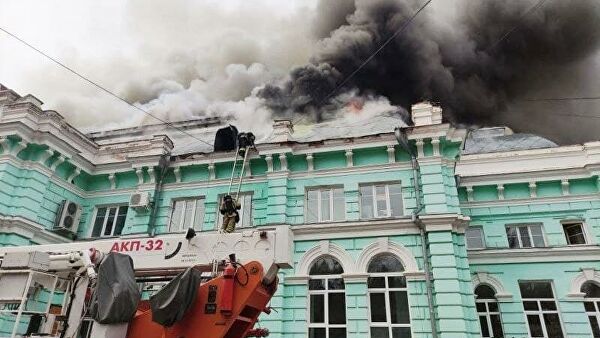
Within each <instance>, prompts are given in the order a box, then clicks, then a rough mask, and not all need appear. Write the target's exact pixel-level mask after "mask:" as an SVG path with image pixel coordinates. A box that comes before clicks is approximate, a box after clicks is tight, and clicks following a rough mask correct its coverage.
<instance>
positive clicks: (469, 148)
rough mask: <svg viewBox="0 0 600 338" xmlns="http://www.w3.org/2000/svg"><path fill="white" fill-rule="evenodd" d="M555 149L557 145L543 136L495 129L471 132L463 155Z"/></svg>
mask: <svg viewBox="0 0 600 338" xmlns="http://www.w3.org/2000/svg"><path fill="white" fill-rule="evenodd" d="M555 147H558V145H557V144H556V143H554V142H552V141H550V140H548V139H546V138H543V137H541V136H537V135H533V134H522V133H513V132H512V130H510V129H509V128H507V127H493V128H481V129H477V130H473V131H471V132H470V133H469V135H468V136H467V139H466V140H465V144H464V148H463V151H462V154H464V155H472V154H486V153H497V152H504V151H515V150H530V149H543V148H555Z"/></svg>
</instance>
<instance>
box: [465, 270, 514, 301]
mask: <svg viewBox="0 0 600 338" xmlns="http://www.w3.org/2000/svg"><path fill="white" fill-rule="evenodd" d="M472 282H473V291H475V289H476V288H477V287H478V286H479V285H481V284H485V285H488V286H490V287H491V288H492V289H494V291H495V292H496V294H495V297H496V299H497V300H498V301H499V302H511V301H512V297H513V295H512V294H511V293H510V292H508V291H506V288H504V285H503V284H502V282H501V281H500V280H499V279H497V278H496V277H494V276H493V275H491V274H489V273H486V272H477V273H475V275H473V280H472Z"/></svg>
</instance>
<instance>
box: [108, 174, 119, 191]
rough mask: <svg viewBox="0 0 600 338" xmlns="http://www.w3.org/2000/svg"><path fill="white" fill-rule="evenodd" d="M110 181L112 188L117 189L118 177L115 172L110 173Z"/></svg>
mask: <svg viewBox="0 0 600 338" xmlns="http://www.w3.org/2000/svg"><path fill="white" fill-rule="evenodd" d="M108 181H109V182H110V188H111V189H112V190H115V189H116V188H117V179H116V176H115V174H114V173H112V174H108Z"/></svg>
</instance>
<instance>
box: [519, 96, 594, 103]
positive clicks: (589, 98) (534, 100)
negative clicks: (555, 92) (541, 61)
mask: <svg viewBox="0 0 600 338" xmlns="http://www.w3.org/2000/svg"><path fill="white" fill-rule="evenodd" d="M592 100H600V96H579V97H544V98H532V99H523V100H519V101H526V102H540V101H592Z"/></svg>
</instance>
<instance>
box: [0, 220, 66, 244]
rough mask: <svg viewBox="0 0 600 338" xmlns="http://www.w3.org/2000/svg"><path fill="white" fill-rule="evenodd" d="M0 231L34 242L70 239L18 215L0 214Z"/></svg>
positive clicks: (49, 242) (42, 242)
mask: <svg viewBox="0 0 600 338" xmlns="http://www.w3.org/2000/svg"><path fill="white" fill-rule="evenodd" d="M0 233H4V234H16V235H19V236H21V237H24V238H27V239H29V240H30V241H32V242H33V243H35V244H53V243H68V242H71V241H70V240H68V239H66V238H64V237H62V236H59V235H57V234H55V233H53V232H51V231H48V230H47V229H45V228H44V227H43V226H41V225H39V224H37V223H35V222H33V221H31V220H29V219H26V218H23V217H20V216H0Z"/></svg>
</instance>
